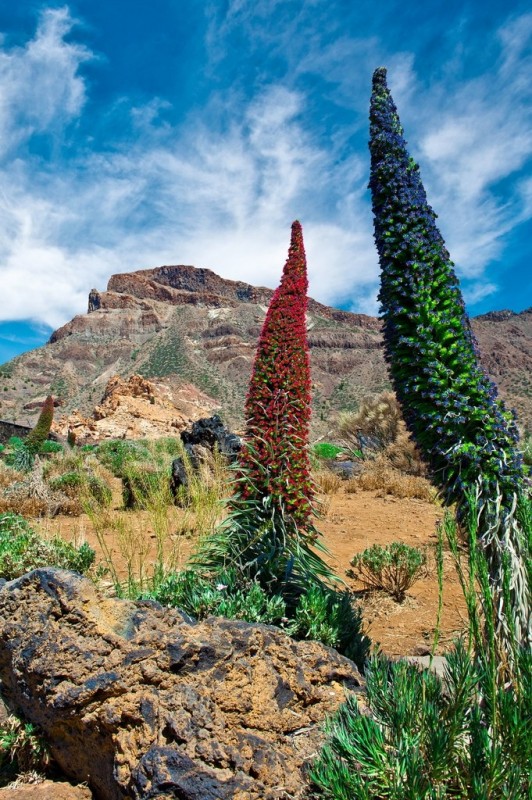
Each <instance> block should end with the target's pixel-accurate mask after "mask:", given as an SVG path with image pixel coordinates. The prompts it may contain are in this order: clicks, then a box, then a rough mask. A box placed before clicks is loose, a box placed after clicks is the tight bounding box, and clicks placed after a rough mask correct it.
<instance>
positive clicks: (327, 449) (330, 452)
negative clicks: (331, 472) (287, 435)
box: [312, 442, 344, 460]
mask: <svg viewBox="0 0 532 800" xmlns="http://www.w3.org/2000/svg"><path fill="white" fill-rule="evenodd" d="M343 451H344V448H343V447H340V446H339V445H337V444H331V443H330V442H317V444H315V445H314V447H313V448H312V452H313V454H314V455H315V456H317V457H318V458H322V459H325V460H327V459H331V458H336V456H337V455H338V454H339V453H342V452H343Z"/></svg>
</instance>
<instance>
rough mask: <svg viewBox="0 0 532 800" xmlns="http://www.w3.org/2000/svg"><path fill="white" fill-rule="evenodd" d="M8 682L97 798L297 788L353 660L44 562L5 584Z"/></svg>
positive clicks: (351, 673)
mask: <svg viewBox="0 0 532 800" xmlns="http://www.w3.org/2000/svg"><path fill="white" fill-rule="evenodd" d="M0 680H1V682H2V692H3V693H4V695H5V696H6V698H7V700H8V702H9V704H10V706H11V707H13V708H14V709H16V710H18V711H19V712H21V713H23V714H24V715H25V716H26V717H27V718H28V719H30V720H31V721H32V722H34V723H36V724H38V725H39V726H40V727H41V728H42V730H43V731H44V734H45V736H46V737H47V740H48V742H49V744H50V747H51V752H52V755H53V756H54V758H55V759H56V761H57V762H58V764H59V766H60V767H61V769H62V770H63V771H64V773H65V774H66V775H67V776H68V777H69V778H71V779H73V780H75V781H79V782H83V781H87V782H88V784H89V786H90V788H91V789H92V791H93V793H94V796H95V797H96V798H97V799H98V800H122V799H123V798H134V799H135V800H141V798H142V800H149V799H150V798H160V799H161V800H162V799H163V798H165V799H166V800H170V798H180V799H181V800H229V799H230V798H231V800H288V798H292V799H294V798H302V797H303V796H304V793H305V766H306V765H307V764H308V763H309V760H310V759H311V758H312V757H313V756H314V755H315V754H316V752H317V750H318V749H319V746H320V743H321V741H322V736H323V734H322V732H321V728H320V725H321V723H322V722H323V720H324V718H325V716H326V715H327V714H329V713H330V712H332V711H334V710H335V709H336V708H337V707H338V705H339V703H340V702H342V701H343V699H344V698H345V696H346V692H347V691H349V690H355V689H357V687H359V685H360V676H359V674H358V672H357V670H356V667H355V666H354V665H353V664H352V662H350V661H348V660H347V659H345V658H343V657H342V656H339V655H338V654H337V653H336V652H335V651H333V650H330V649H328V648H326V647H323V646H322V645H319V644H317V643H314V642H294V641H293V640H291V639H290V638H289V637H288V636H286V635H284V634H283V633H282V632H281V631H279V630H277V629H275V628H271V627H267V626H263V625H250V624H247V623H244V622H235V621H228V620H222V619H216V618H209V619H207V620H205V621H203V622H201V623H194V622H193V621H191V620H189V619H188V618H185V617H184V616H183V615H182V614H180V612H179V611H176V610H171V609H164V608H162V607H161V606H159V605H158V604H155V603H132V602H128V601H124V600H109V599H105V598H104V597H102V596H101V595H100V594H99V593H98V592H97V591H96V589H95V587H94V585H93V584H92V583H91V582H90V581H89V580H87V579H85V578H82V577H81V576H79V575H77V574H75V573H71V572H65V571H62V570H52V569H42V570H36V571H34V572H32V573H30V574H28V575H25V576H23V577H22V578H19V579H18V580H16V581H12V582H10V583H7V584H4V586H3V587H2V588H1V589H0Z"/></svg>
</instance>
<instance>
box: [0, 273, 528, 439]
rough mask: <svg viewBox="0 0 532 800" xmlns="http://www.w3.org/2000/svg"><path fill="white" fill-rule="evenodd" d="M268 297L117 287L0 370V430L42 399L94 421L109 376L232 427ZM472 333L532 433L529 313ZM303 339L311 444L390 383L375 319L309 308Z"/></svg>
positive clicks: (135, 280)
mask: <svg viewBox="0 0 532 800" xmlns="http://www.w3.org/2000/svg"><path fill="white" fill-rule="evenodd" d="M272 293H273V292H272V290H271V289H267V288H264V287H256V286H252V285H250V284H247V283H244V282H242V281H229V280H225V279H223V278H221V277H220V276H218V275H216V274H215V273H214V272H212V271H211V270H207V269H197V268H195V267H192V266H183V265H181V266H164V267H158V268H156V269H148V270H140V271H138V272H131V273H124V274H120V275H113V276H112V277H111V279H110V280H109V283H108V287H107V291H105V292H99V291H97V290H95V289H93V290H92V291H91V293H90V295H89V305H88V313H87V314H82V315H79V316H77V317H74V319H73V320H71V321H70V322H69V323H67V324H66V325H64V326H62V327H61V328H60V329H59V330H57V331H55V333H54V334H53V335H52V337H51V339H50V343H49V344H47V345H45V346H44V347H42V348H39V349H38V350H34V351H31V352H29V353H25V354H24V355H22V356H19V357H17V358H16V359H14V360H13V361H12V362H10V363H9V364H8V365H7V366H4V367H3V370H7V373H9V377H8V378H7V379H5V385H6V387H7V391H3V392H2V396H1V398H0V400H1V406H0V418H3V419H8V420H12V421H16V422H22V423H24V422H27V423H31V422H33V420H34V419H35V416H36V410H35V407H33V408H31V404H32V402H35V400H36V399H38V398H40V397H41V396H42V395H43V394H47V393H48V392H52V393H53V394H54V396H58V397H59V398H60V399H61V401H62V403H63V406H62V412H63V413H65V414H71V413H72V411H73V410H74V409H77V410H79V412H80V414H81V415H84V416H89V417H90V416H92V413H93V410H94V407H95V406H96V405H98V404H100V402H101V400H102V397H103V394H104V391H105V388H106V386H107V383H108V381H109V380H110V379H111V378H112V377H113V376H114V375H118V376H119V377H120V378H121V379H122V380H128V379H129V378H130V377H131V376H132V375H134V374H138V375H140V376H142V377H144V378H147V379H149V380H151V381H153V382H155V383H156V384H157V385H158V386H165V387H167V388H168V390H169V391H170V392H181V396H182V397H184V396H185V395H186V392H187V388H186V387H193V389H194V390H199V391H200V392H201V393H202V394H203V395H205V396H207V397H208V398H209V403H211V404H212V408H218V409H219V410H220V413H221V414H222V416H223V417H224V418H225V420H226V421H227V422H228V423H229V424H230V425H232V426H233V427H234V426H236V427H238V426H240V425H241V424H242V421H243V420H242V409H243V405H244V397H245V392H246V389H247V384H248V380H249V375H250V371H251V366H252V362H253V358H254V354H255V347H256V343H257V339H258V336H259V333H260V329H261V326H262V323H263V321H264V316H265V313H266V309H267V307H268V303H269V301H270V298H271V296H272ZM473 328H474V330H475V333H476V335H477V337H478V340H479V344H480V350H481V353H482V358H483V363H484V366H485V367H486V369H487V370H488V372H489V374H490V375H491V376H492V377H493V378H494V379H495V381H496V382H497V384H498V386H499V389H500V392H501V394H502V396H503V397H504V398H505V400H506V402H507V403H508V405H509V406H510V407H511V408H515V409H516V410H517V412H518V415H519V420H520V424H521V426H522V427H525V425H528V426H529V427H532V379H531V375H532V309H530V310H528V311H524V312H522V313H521V314H513V313H512V312H496V313H494V314H490V315H485V316H484V317H479V318H478V319H476V320H473ZM308 331H309V343H310V349H311V367H312V381H313V398H314V400H313V405H314V408H313V422H312V425H313V431H312V433H313V435H314V436H318V435H320V434H324V433H326V432H327V431H328V430H329V429H330V427H331V420H332V418H334V416H335V414H336V413H337V412H338V411H339V410H343V409H349V408H353V407H355V406H356V405H357V403H358V401H359V400H360V399H361V398H362V397H363V396H365V395H367V394H370V393H374V392H380V391H383V390H385V389H388V388H390V382H389V378H388V372H387V368H386V364H385V361H384V356H383V350H382V337H381V332H380V322H379V320H378V319H376V318H374V317H369V316H366V315H364V314H351V313H350V312H347V311H340V310H338V309H334V308H330V307H328V306H324V305H322V304H321V303H317V302H316V301H314V300H311V301H310V302H309V313H308Z"/></svg>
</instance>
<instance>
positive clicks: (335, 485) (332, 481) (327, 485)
mask: <svg viewBox="0 0 532 800" xmlns="http://www.w3.org/2000/svg"><path fill="white" fill-rule="evenodd" d="M313 478H314V481H315V483H316V486H317V489H318V492H322V493H323V494H336V492H338V491H339V490H340V487H341V486H342V483H343V481H342V479H341V477H340V476H339V475H337V474H336V472H333V471H332V470H330V469H320V470H319V472H315V473H314V474H313Z"/></svg>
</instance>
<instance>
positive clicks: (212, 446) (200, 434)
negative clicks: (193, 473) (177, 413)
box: [170, 414, 242, 499]
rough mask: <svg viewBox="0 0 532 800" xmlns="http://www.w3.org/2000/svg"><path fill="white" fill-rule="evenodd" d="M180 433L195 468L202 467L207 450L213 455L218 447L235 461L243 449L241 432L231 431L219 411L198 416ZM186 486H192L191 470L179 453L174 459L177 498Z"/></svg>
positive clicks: (175, 493) (229, 458) (222, 454)
mask: <svg viewBox="0 0 532 800" xmlns="http://www.w3.org/2000/svg"><path fill="white" fill-rule="evenodd" d="M180 436H181V441H182V442H183V445H184V448H185V453H186V454H187V456H188V459H189V464H190V468H191V469H193V470H199V467H200V464H201V463H202V461H203V458H204V453H205V454H207V453H208V454H209V455H210V456H213V455H214V453H215V451H216V452H218V453H219V454H220V455H221V456H223V458H224V459H225V460H226V461H227V463H228V464H233V463H234V462H235V461H236V459H237V457H238V454H239V453H240V450H241V449H242V439H241V438H240V436H237V435H236V434H235V433H231V431H229V430H228V429H227V428H226V427H225V425H223V424H222V420H221V419H220V417H219V416H218V415H217V414H214V415H213V416H212V417H205V418H203V419H198V420H196V422H193V423H192V426H191V429H190V431H189V430H184V431H181V434H180ZM182 486H188V470H187V465H186V464H185V460H184V458H181V457H179V458H175V459H174V460H173V461H172V477H171V481H170V489H171V491H172V494H173V495H174V498H176V499H177V498H178V493H179V489H180V488H181V487H182Z"/></svg>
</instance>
